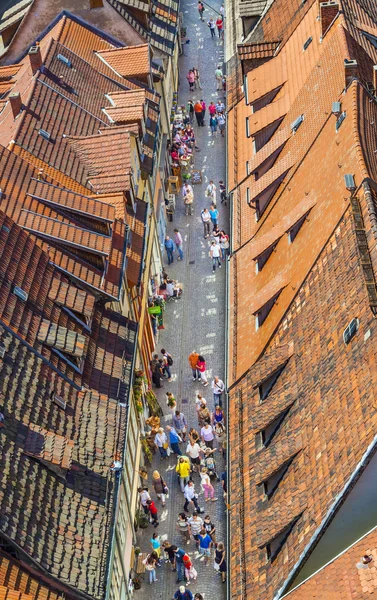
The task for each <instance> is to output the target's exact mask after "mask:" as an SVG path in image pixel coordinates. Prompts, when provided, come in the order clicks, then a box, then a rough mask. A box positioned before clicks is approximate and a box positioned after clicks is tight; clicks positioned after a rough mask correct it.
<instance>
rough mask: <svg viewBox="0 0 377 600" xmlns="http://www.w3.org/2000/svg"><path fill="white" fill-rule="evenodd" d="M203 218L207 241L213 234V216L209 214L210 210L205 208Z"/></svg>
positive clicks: (202, 213)
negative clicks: (211, 225)
mask: <svg viewBox="0 0 377 600" xmlns="http://www.w3.org/2000/svg"><path fill="white" fill-rule="evenodd" d="M201 217H202V222H203V227H204V235H203V237H204V239H206V238H207V237H209V236H210V233H211V228H210V222H211V215H210V214H209V210H208V208H204V209H203V210H202V212H201Z"/></svg>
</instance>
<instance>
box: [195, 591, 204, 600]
mask: <svg viewBox="0 0 377 600" xmlns="http://www.w3.org/2000/svg"><path fill="white" fill-rule="evenodd" d="M194 600H204V598H203V596H202V595H201V594H199V592H196V594H195V596H194Z"/></svg>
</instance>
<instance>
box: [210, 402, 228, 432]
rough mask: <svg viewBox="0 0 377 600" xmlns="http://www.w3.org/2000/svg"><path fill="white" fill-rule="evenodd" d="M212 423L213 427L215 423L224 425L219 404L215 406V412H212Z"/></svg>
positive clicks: (222, 412) (222, 413)
mask: <svg viewBox="0 0 377 600" xmlns="http://www.w3.org/2000/svg"><path fill="white" fill-rule="evenodd" d="M212 425H213V426H214V427H216V425H224V427H225V417H224V411H223V409H222V408H221V406H219V405H217V406H216V407H215V412H214V413H213V417H212Z"/></svg>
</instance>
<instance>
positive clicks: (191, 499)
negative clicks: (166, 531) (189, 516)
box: [183, 479, 203, 514]
mask: <svg viewBox="0 0 377 600" xmlns="http://www.w3.org/2000/svg"><path fill="white" fill-rule="evenodd" d="M183 494H184V497H185V504H184V507H183V510H184V511H185V512H189V510H188V506H189V504H193V505H194V506H195V509H196V510H197V514H198V513H201V512H203V511H201V510H200V507H199V505H198V499H197V496H198V495H197V494H196V492H195V485H194V482H193V481H192V479H190V481H189V482H188V483H187V484H186V485H185V489H184V491H183ZM194 512H195V511H194Z"/></svg>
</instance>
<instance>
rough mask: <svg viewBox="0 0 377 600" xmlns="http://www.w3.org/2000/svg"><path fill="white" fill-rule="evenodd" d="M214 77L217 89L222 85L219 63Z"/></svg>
mask: <svg viewBox="0 0 377 600" xmlns="http://www.w3.org/2000/svg"><path fill="white" fill-rule="evenodd" d="M217 21H218V20H217ZM217 21H216V25H217ZM222 23H223V22H222V21H221V26H222ZM219 37H220V36H219ZM215 79H216V91H219V90H221V89H222V87H223V72H222V70H221V66H220V65H217V69H216V71H215Z"/></svg>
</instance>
